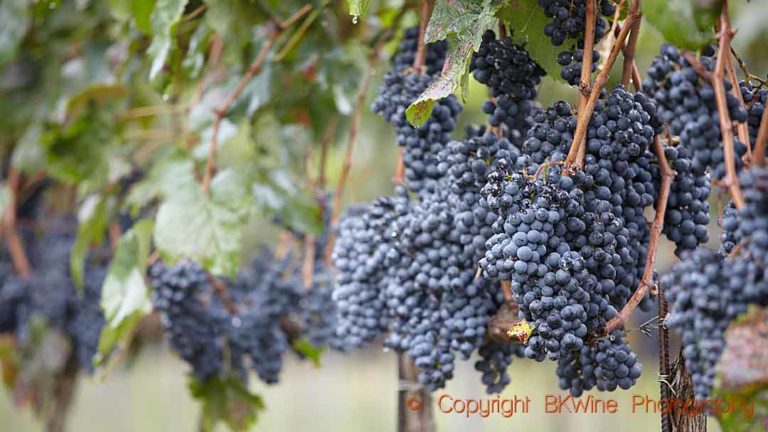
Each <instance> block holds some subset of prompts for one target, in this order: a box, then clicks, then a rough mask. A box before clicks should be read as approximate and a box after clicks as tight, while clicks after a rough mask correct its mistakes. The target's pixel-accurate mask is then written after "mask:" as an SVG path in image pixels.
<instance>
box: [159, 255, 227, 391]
mask: <svg viewBox="0 0 768 432" xmlns="http://www.w3.org/2000/svg"><path fill="white" fill-rule="evenodd" d="M149 277H150V279H151V281H152V300H153V303H154V305H155V308H156V309H157V310H158V311H160V318H161V321H162V323H163V328H164V330H165V332H166V335H167V336H168V339H169V341H170V344H171V347H172V348H173V349H174V350H175V351H176V352H177V353H178V354H179V356H181V358H183V359H184V360H185V361H186V362H187V363H189V364H190V365H191V366H192V371H193V373H194V374H195V376H196V377H197V378H198V379H201V380H205V379H208V378H210V377H212V376H214V375H217V374H219V373H220V371H221V370H222V368H223V358H222V351H223V349H224V344H225V341H226V335H225V334H223V333H222V332H221V331H220V328H221V327H223V325H224V321H225V320H226V316H227V312H226V309H225V308H224V306H223V304H222V303H221V302H220V301H219V299H218V297H216V296H215V295H214V293H213V287H212V286H211V285H210V284H209V283H208V278H207V275H206V273H205V271H204V270H203V268H202V267H200V266H199V265H198V264H196V263H194V262H192V261H185V262H183V263H180V264H177V265H176V266H174V267H172V268H166V267H165V266H163V265H160V264H158V265H154V266H152V267H151V268H150V270H149ZM205 299H210V300H211V302H210V303H207V302H205V301H204V300H205Z"/></svg>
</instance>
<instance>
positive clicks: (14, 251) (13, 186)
mask: <svg viewBox="0 0 768 432" xmlns="http://www.w3.org/2000/svg"><path fill="white" fill-rule="evenodd" d="M20 187H21V172H20V171H19V170H18V168H16V167H13V166H12V167H10V168H9V170H8V190H9V192H10V199H9V200H8V203H7V207H6V209H5V214H4V215H3V221H2V222H3V223H2V229H3V232H4V233H5V243H6V245H7V246H8V253H9V254H10V256H11V261H12V262H13V268H14V269H16V272H17V273H18V274H19V276H21V277H23V278H28V277H29V276H30V274H31V273H32V270H31V266H30V265H29V259H27V254H26V252H25V251H24V244H23V243H22V241H21V237H20V236H19V232H18V230H17V229H16V207H17V206H18V201H19V189H20Z"/></svg>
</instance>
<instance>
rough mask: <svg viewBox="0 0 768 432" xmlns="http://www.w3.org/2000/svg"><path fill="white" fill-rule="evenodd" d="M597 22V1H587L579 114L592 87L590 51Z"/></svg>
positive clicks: (593, 43)
mask: <svg viewBox="0 0 768 432" xmlns="http://www.w3.org/2000/svg"><path fill="white" fill-rule="evenodd" d="M596 21H597V0H587V16H586V28H585V29H584V56H583V57H582V60H583V62H582V64H581V76H580V77H579V114H581V111H582V110H583V109H584V107H585V106H586V104H587V100H588V99H589V92H590V88H591V87H592V54H593V53H592V51H593V50H594V48H593V47H594V45H595V25H596Z"/></svg>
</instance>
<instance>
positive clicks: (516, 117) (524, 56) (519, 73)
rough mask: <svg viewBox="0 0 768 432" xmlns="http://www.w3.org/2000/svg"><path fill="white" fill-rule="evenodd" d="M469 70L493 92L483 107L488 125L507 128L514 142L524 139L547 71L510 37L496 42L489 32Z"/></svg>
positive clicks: (485, 35)
mask: <svg viewBox="0 0 768 432" xmlns="http://www.w3.org/2000/svg"><path fill="white" fill-rule="evenodd" d="M470 70H471V71H472V72H473V76H474V77H475V79H476V80H477V81H478V82H480V83H482V84H485V85H486V86H488V87H489V88H490V89H491V99H490V100H489V101H487V102H485V104H484V105H483V111H484V112H485V113H486V114H488V115H489V118H488V123H489V124H490V125H491V126H494V127H501V126H502V125H504V127H505V129H506V131H507V135H508V136H510V138H511V139H512V140H514V137H515V136H518V137H522V136H525V132H526V131H527V129H528V127H529V123H530V120H529V117H530V116H531V114H532V113H533V111H534V108H535V107H534V102H533V101H534V99H536V94H537V89H536V87H537V86H538V85H539V84H540V83H541V78H542V77H543V76H544V75H546V72H544V69H542V68H541V66H539V64H538V63H536V61H534V60H533V59H532V58H531V57H530V55H529V54H528V52H527V51H526V50H525V48H524V47H522V46H521V45H516V44H514V43H513V42H512V37H511V36H507V37H505V38H503V39H496V34H495V33H494V32H493V31H492V30H486V32H485V33H484V34H483V37H482V43H481V44H480V48H479V49H478V51H477V52H476V53H474V54H473V56H472V61H471V62H470Z"/></svg>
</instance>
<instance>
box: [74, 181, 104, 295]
mask: <svg viewBox="0 0 768 432" xmlns="http://www.w3.org/2000/svg"><path fill="white" fill-rule="evenodd" d="M77 221H78V225H77V237H76V238H75V244H74V245H73V246H72V252H71V253H70V258H69V260H70V262H69V265H70V271H71V272H72V280H73V282H74V283H75V286H76V287H77V288H78V289H79V290H81V289H82V288H83V273H84V271H85V258H86V257H87V256H88V247H89V246H90V245H91V244H93V243H101V241H102V240H103V239H104V233H105V232H106V229H107V197H105V196H103V195H99V194H94V195H91V196H88V197H87V198H86V199H85V200H84V201H83V203H82V204H81V205H80V211H79V212H78V214H77Z"/></svg>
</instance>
